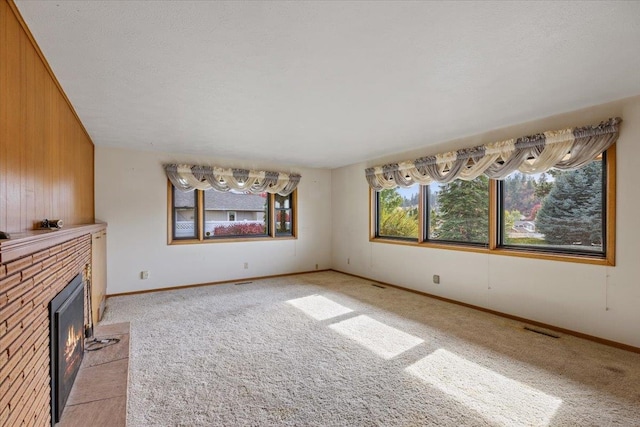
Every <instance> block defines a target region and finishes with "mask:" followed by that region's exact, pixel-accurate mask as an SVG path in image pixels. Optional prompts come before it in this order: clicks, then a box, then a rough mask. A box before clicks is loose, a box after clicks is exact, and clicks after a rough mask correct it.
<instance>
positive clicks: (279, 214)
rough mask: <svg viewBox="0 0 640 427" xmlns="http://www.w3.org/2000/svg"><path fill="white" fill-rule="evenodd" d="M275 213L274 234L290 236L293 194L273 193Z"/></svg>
mask: <svg viewBox="0 0 640 427" xmlns="http://www.w3.org/2000/svg"><path fill="white" fill-rule="evenodd" d="M274 199H275V213H276V236H291V235H292V234H293V229H292V228H291V225H292V219H293V195H292V194H289V195H288V196H281V195H280V194H276V195H274Z"/></svg>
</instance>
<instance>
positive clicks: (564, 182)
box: [536, 161, 602, 246]
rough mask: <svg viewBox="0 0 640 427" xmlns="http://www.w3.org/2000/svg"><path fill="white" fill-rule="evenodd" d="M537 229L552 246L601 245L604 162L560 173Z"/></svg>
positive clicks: (540, 215)
mask: <svg viewBox="0 0 640 427" xmlns="http://www.w3.org/2000/svg"><path fill="white" fill-rule="evenodd" d="M536 228H537V230H538V231H539V232H540V233H543V234H544V236H545V240H546V242H547V243H549V244H552V245H585V246H591V245H592V244H602V162H600V161H594V162H591V163H590V164H588V165H587V166H585V167H583V168H581V169H578V170H575V171H571V172H565V173H562V174H559V175H558V176H557V177H556V180H555V185H554V186H553V188H552V189H551V191H550V192H549V194H548V195H547V197H546V198H545V199H544V200H543V202H542V207H541V208H540V210H539V211H538V214H537V217H536Z"/></svg>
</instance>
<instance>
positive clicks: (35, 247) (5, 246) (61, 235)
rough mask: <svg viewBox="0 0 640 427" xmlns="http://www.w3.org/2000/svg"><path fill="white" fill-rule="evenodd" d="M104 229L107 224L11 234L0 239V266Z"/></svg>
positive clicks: (98, 223)
mask: <svg viewBox="0 0 640 427" xmlns="http://www.w3.org/2000/svg"><path fill="white" fill-rule="evenodd" d="M106 228H107V223H105V222H97V223H94V224H82V225H72V226H68V227H64V228H60V229H50V230H33V231H27V232H24V233H15V234H11V238H10V239H0V264H4V263H7V262H10V261H13V260H15V259H18V258H21V257H23V256H26V255H29V254H32V253H35V252H38V251H40V250H43V249H46V248H49V247H51V246H55V245H59V244H60V243H63V242H66V241H68V240H71V239H74V238H76V237H80V236H83V235H85V234H92V233H95V232H96V231H102V230H104V229H106Z"/></svg>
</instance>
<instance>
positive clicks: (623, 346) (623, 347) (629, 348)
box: [331, 268, 640, 354]
mask: <svg viewBox="0 0 640 427" xmlns="http://www.w3.org/2000/svg"><path fill="white" fill-rule="evenodd" d="M331 271H335V272H336V273H342V274H346V275H347V276H352V277H357V278H358V279H363V280H368V281H371V282H375V283H379V284H381V285H385V286H390V287H392V288H396V289H400V290H403V291H407V292H412V293H414V294H418V295H422V296H425V297H428V298H434V299H437V300H440V301H444V302H449V303H452V304H456V305H461V306H463V307H467V308H472V309H474V310H478V311H482V312H485V313H489V314H493V315H496V316H500V317H504V318H507V319H511V320H515V321H517V322H522V323H526V324H529V325H533V326H537V327H540V328H545V329H550V330H552V331H556V332H560V333H563V334H566V335H571V336H574V337H577V338H582V339H585V340H588V341H593V342H596V343H598V344H604V345H607V346H609V347H615V348H619V349H621V350H626V351H630V352H632V353H638V354H640V347H634V346H632V345H629V344H624V343H620V342H617V341H612V340H608V339H605V338H600V337H596V336H593V335H588V334H583V333H582V332H577V331H573V330H571V329H565V328H561V327H559V326H554V325H550V324H548V323H543V322H538V321H536V320H530V319H526V318H524V317H518V316H514V315H512V314H507V313H502V312H500V311H496V310H491V309H489V308H484V307H480V306H477V305H473V304H468V303H466V302H462V301H456V300H454V299H450V298H445V297H441V296H438V295H433V294H430V293H427V292H422V291H417V290H415V289H410V288H405V287H403V286H399V285H394V284H392V283H387V282H382V281H380V280H376V279H372V278H370V277H365V276H360V275H357V274H352V273H347V272H344V271H340V270H336V269H334V268H332V269H331Z"/></svg>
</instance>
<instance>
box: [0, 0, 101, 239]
mask: <svg viewBox="0 0 640 427" xmlns="http://www.w3.org/2000/svg"><path fill="white" fill-rule="evenodd" d="M93 191H94V181H93V142H92V141H91V139H90V137H89V135H88V134H87V132H86V130H85V129H84V127H83V125H82V123H81V122H80V120H79V119H78V117H77V116H76V114H75V111H74V110H73V107H71V105H70V103H69V102H68V100H67V98H66V96H65V95H64V92H62V90H61V89H60V86H59V84H58V82H57V80H56V78H55V76H53V73H52V72H51V71H50V68H49V66H48V64H47V63H46V60H44V57H43V56H42V54H41V52H40V50H39V48H38V47H37V45H36V44H35V42H34V41H33V38H32V36H31V34H30V33H29V30H28V29H27V27H26V25H25V24H24V22H23V21H22V18H21V17H20V15H19V13H18V12H17V9H16V7H15V5H14V4H12V3H11V2H10V1H9V0H0V230H1V231H6V232H10V233H11V232H14V233H15V232H22V231H26V230H32V229H33V228H34V224H36V223H39V222H40V221H41V220H42V219H44V218H49V219H62V220H63V221H64V222H65V224H68V225H73V224H87V223H92V222H93V221H94V204H93V196H94V194H93Z"/></svg>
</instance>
